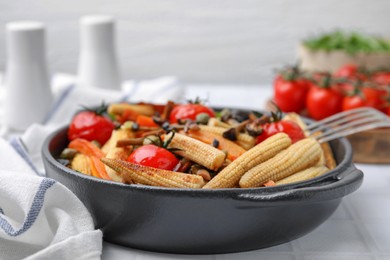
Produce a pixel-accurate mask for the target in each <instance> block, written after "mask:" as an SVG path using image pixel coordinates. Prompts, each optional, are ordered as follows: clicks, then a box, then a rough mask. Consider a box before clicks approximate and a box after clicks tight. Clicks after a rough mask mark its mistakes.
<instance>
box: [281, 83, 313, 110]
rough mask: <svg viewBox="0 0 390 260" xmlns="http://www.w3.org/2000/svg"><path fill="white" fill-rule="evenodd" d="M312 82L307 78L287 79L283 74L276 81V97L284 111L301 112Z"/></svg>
mask: <svg viewBox="0 0 390 260" xmlns="http://www.w3.org/2000/svg"><path fill="white" fill-rule="evenodd" d="M309 88H310V83H309V82H308V81H306V80H302V79H298V80H286V79H284V78H283V77H282V76H278V77H276V79H275V81H274V99H275V103H276V105H277V106H278V107H279V108H280V109H281V110H282V111H284V112H296V113H299V112H301V111H302V110H303V109H304V108H305V102H306V95H307V92H308V90H309Z"/></svg>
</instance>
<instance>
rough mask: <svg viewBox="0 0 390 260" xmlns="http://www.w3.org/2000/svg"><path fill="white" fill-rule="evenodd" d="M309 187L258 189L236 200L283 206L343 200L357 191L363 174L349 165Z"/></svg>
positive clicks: (244, 193)
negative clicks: (286, 204)
mask: <svg viewBox="0 0 390 260" xmlns="http://www.w3.org/2000/svg"><path fill="white" fill-rule="evenodd" d="M340 170H341V171H337V172H335V174H331V175H330V176H329V177H327V178H324V179H323V180H321V181H319V182H316V183H314V184H312V185H309V186H304V187H296V188H292V189H288V190H278V191H275V190H274V189H272V188H271V189H256V190H248V191H244V192H240V193H237V195H236V196H235V199H237V200H244V201H252V202H262V203H266V204H268V203H269V202H272V203H273V205H274V204H279V203H281V204H283V203H286V202H289V203H290V202H294V201H296V202H318V201H325V200H332V199H338V198H342V197H344V196H346V195H348V194H350V193H352V192H354V191H355V190H357V189H358V188H359V187H360V185H361V184H362V181H363V172H362V171H360V170H358V169H356V167H355V166H354V165H349V166H347V167H346V168H345V169H340Z"/></svg>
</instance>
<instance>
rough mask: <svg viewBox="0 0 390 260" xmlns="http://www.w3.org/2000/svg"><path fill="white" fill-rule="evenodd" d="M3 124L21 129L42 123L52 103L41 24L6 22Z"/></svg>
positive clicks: (43, 30)
mask: <svg viewBox="0 0 390 260" xmlns="http://www.w3.org/2000/svg"><path fill="white" fill-rule="evenodd" d="M6 54H7V59H6V72H5V79H4V85H5V99H4V123H5V125H6V127H8V128H9V129H12V130H17V131H23V130H25V129H26V128H27V127H28V126H30V125H31V124H32V123H42V122H43V121H44V120H45V118H46V116H47V115H48V113H49V111H50V109H51V106H52V101H53V97H52V93H51V88H50V81H49V76H48V69H47V63H46V50H45V26H44V25H43V24H42V23H40V22H34V21H19V22H11V23H8V24H7V25H6Z"/></svg>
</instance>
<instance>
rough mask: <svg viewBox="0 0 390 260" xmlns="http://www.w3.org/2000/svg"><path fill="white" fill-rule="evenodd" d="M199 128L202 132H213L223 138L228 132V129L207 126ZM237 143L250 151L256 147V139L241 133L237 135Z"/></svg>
mask: <svg viewBox="0 0 390 260" xmlns="http://www.w3.org/2000/svg"><path fill="white" fill-rule="evenodd" d="M199 127H200V130H201V131H205V132H211V133H214V134H218V135H220V136H222V135H223V133H224V132H225V131H226V128H224V127H217V126H207V125H200V126H199ZM235 143H237V144H238V145H240V146H241V147H243V148H244V149H246V150H249V149H250V148H252V147H253V146H254V145H255V143H256V139H255V138H254V137H252V136H250V135H248V134H243V133H240V134H238V135H237V141H235Z"/></svg>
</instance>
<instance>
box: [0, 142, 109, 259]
mask: <svg viewBox="0 0 390 260" xmlns="http://www.w3.org/2000/svg"><path fill="white" fill-rule="evenodd" d="M0 151H1V156H0V165H1V167H0V259H24V258H26V259H100V255H101V252H102V233H101V231H100V230H95V228H94V225H93V220H92V218H91V216H90V214H89V212H88V211H87V209H86V208H85V207H84V205H83V204H82V203H81V202H80V201H79V200H78V198H77V197H76V196H75V195H74V194H73V193H72V192H70V191H69V190H68V189H67V188H66V187H64V186H63V185H62V184H60V183H58V182H56V181H54V180H52V179H49V178H44V177H38V176H37V175H36V173H35V171H34V169H33V168H32V167H31V165H30V164H29V163H27V162H26V161H25V160H24V159H23V158H22V157H21V156H20V154H19V153H18V151H17V150H15V149H13V147H12V146H11V145H10V144H9V143H8V142H7V141H6V140H4V139H2V138H0Z"/></svg>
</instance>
